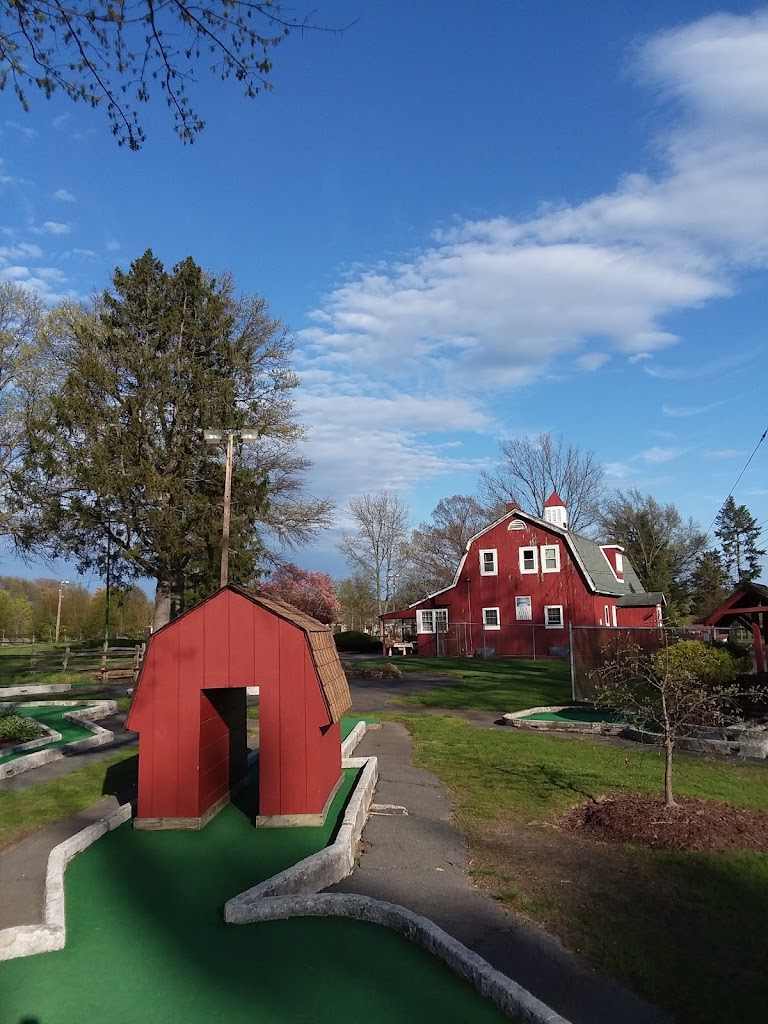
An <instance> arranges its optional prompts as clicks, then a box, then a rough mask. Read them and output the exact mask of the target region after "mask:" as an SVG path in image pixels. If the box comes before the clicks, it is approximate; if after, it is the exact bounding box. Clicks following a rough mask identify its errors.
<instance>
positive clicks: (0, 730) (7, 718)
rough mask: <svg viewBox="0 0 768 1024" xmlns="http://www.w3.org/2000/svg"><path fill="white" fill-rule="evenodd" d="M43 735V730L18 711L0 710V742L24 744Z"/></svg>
mask: <svg viewBox="0 0 768 1024" xmlns="http://www.w3.org/2000/svg"><path fill="white" fill-rule="evenodd" d="M42 735H43V730H42V729H41V728H40V726H39V725H38V724H37V723H36V722H32V721H30V719H29V718H25V717H24V715H20V714H19V713H18V711H12V710H10V709H9V708H4V709H3V710H0V742H7V741H9V740H10V741H11V742H13V743H25V742H26V741H27V740H36V739H37V737H38V736H42Z"/></svg>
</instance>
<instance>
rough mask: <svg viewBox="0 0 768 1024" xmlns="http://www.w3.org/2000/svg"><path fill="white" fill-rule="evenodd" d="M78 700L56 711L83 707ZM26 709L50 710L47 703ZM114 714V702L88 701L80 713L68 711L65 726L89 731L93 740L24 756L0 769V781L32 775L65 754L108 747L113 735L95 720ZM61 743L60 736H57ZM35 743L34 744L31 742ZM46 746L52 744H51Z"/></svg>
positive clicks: (8, 704) (34, 703)
mask: <svg viewBox="0 0 768 1024" xmlns="http://www.w3.org/2000/svg"><path fill="white" fill-rule="evenodd" d="M82 703H83V702H82V701H79V700H65V701H61V703H60V704H57V705H56V706H57V707H77V706H78V705H80V704H82ZM18 706H19V705H18V704H17V703H16V702H13V701H12V702H2V703H0V707H18ZM22 706H23V707H25V708H34V707H50V706H51V702H50V701H44V700H38V701H28V702H25V703H24V704H23V705H22ZM116 711H117V702H116V701H114V700H100V701H90V702H88V706H87V707H84V708H81V709H80V710H79V711H69V712H67V713H65V714H64V716H63V717H64V718H66V719H67V721H68V722H73V723H74V724H75V725H80V726H82V727H83V728H84V729H88V730H90V732H92V733H93V736H86V737H85V738H84V739H82V740H72V742H71V743H64V744H63V745H62V746H60V747H49V748H48V750H35V751H34V752H33V753H31V754H27V755H26V756H25V757H17V758H15V760H13V761H8V762H7V763H6V764H2V765H0V779H10V778H12V777H13V776H14V775H21V773H22V772H28V771H31V769H33V768H39V767H40V766H41V765H43V764H49V763H50V762H51V761H59V760H61V758H63V757H66V756H67V755H68V754H76V753H78V752H79V751H81V750H90V749H91V747H103V746H105V745H106V744H107V743H111V742H112V741H113V740H114V738H115V734H114V733H113V732H112V731H111V730H109V729H103V728H102V727H101V726H100V725H96V720H97V719H99V718H107V717H108V716H109V715H114V714H115V712H116ZM56 735H57V736H58V738H59V739H61V734H60V733H57V734H56ZM33 742H34V741H33ZM46 742H51V741H50V740H48V741H46Z"/></svg>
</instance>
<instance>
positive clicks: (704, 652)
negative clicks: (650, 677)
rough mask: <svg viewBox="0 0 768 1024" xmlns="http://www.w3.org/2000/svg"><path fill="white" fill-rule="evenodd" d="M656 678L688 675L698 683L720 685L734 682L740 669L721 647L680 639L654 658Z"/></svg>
mask: <svg viewBox="0 0 768 1024" xmlns="http://www.w3.org/2000/svg"><path fill="white" fill-rule="evenodd" d="M654 663H655V668H656V672H657V673H658V674H659V675H665V674H669V675H673V676H679V677H685V676H689V677H690V678H692V679H697V680H698V681H699V682H700V683H705V684H711V685H715V686H720V685H722V684H723V683H728V682H730V681H731V680H732V679H735V678H736V676H737V675H738V674H739V672H740V671H741V670H742V669H743V667H744V666H743V663H742V659H740V658H735V657H734V656H733V655H732V654H731V653H730V652H729V651H727V650H726V649H725V648H724V647H722V646H721V645H719V644H718V645H717V646H713V645H711V644H705V643H702V642H701V640H680V641H679V642H678V643H676V644H672V646H671V647H667V648H663V649H662V650H660V651H659V652H658V653H657V654H656V656H655V659H654Z"/></svg>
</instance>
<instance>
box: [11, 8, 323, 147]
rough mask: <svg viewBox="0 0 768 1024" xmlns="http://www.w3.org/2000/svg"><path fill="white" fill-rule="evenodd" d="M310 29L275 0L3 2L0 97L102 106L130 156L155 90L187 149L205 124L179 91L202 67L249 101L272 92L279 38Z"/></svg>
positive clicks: (139, 142) (184, 89)
mask: <svg viewBox="0 0 768 1024" xmlns="http://www.w3.org/2000/svg"><path fill="white" fill-rule="evenodd" d="M318 28H320V26H318V25H315V24H313V23H312V21H311V17H310V15H306V16H303V17H302V16H300V15H298V16H297V15H296V14H295V12H294V11H292V10H290V9H289V8H286V7H284V6H283V5H282V4H280V3H276V2H274V0H264V2H262V3H255V2H248V0H204V2H203V3H200V4H193V3H190V2H188V0H172V2H170V3H156V2H154V0H132V2H130V0H121V2H119V3H116V4H115V3H112V2H111V0H89V2H88V3H79V4H78V3H75V4H72V3H65V2H64V0H28V2H24V3H19V2H11V3H6V4H2V5H0V90H2V89H5V88H7V87H8V86H9V85H10V86H11V88H12V89H13V92H14V93H15V94H16V97H17V98H18V100H19V102H20V103H21V105H22V107H23V108H24V109H25V110H28V109H29V95H30V92H31V91H32V90H38V91H39V92H42V94H43V95H44V96H45V97H46V98H48V99H50V97H51V96H52V95H53V94H54V93H56V92H60V93H63V94H64V95H65V96H66V97H67V98H68V99H70V100H72V101H73V102H83V103H85V104H87V105H89V106H91V107H101V108H102V109H105V110H106V113H107V117H108V118H109V122H110V125H111V130H112V134H113V135H114V136H115V138H116V139H117V141H118V144H119V145H121V146H123V145H127V146H128V148H129V149H134V150H135V149H140V148H141V145H142V143H143V142H144V141H145V139H146V135H145V132H144V129H143V127H142V124H141V121H140V119H139V115H138V107H139V106H140V105H141V104H144V103H147V102H148V101H149V100H150V98H151V94H152V91H153V90H155V89H157V90H159V92H160V94H161V95H162V96H163V98H164V100H165V104H166V106H167V107H168V108H169V110H170V111H171V114H172V117H173V121H174V129H175V131H176V134H177V135H178V136H179V138H180V139H182V140H183V141H184V142H194V140H195V137H196V135H197V134H198V132H200V131H201V130H202V129H203V128H204V127H205V124H204V122H203V121H202V120H201V118H200V117H199V115H198V114H197V112H196V111H195V109H194V108H193V107H192V105H191V102H190V99H189V96H188V94H187V86H188V84H189V83H190V82H194V81H196V73H197V72H198V71H199V70H200V68H201V67H202V68H204V69H205V70H207V71H209V72H210V73H211V74H213V75H214V76H216V77H217V78H220V79H222V80H224V79H230V78H231V79H234V80H235V81H236V82H238V83H239V85H240V86H241V88H242V90H243V93H244V94H245V96H247V97H254V96H256V95H257V94H258V93H259V92H260V91H262V90H268V89H271V88H272V84H271V82H270V80H269V75H270V72H271V71H272V67H273V62H272V55H273V53H274V51H275V48H276V47H277V46H278V45H279V44H280V43H281V42H282V41H283V40H284V39H285V37H286V36H288V35H289V34H290V33H291V32H292V31H294V30H296V29H298V30H302V29H318ZM336 31H342V30H341V29H338V30H336Z"/></svg>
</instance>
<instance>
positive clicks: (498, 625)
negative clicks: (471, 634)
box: [483, 608, 501, 629]
mask: <svg viewBox="0 0 768 1024" xmlns="http://www.w3.org/2000/svg"><path fill="white" fill-rule="evenodd" d="M486 612H496V625H495V626H493V625H491V624H490V623H488V622H486V621H485V613H486ZM483 629H501V615H499V609H498V608H483Z"/></svg>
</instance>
